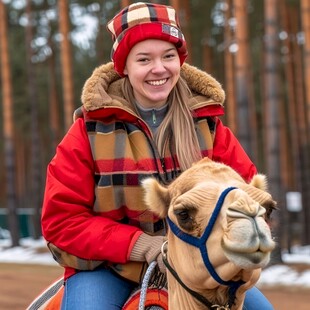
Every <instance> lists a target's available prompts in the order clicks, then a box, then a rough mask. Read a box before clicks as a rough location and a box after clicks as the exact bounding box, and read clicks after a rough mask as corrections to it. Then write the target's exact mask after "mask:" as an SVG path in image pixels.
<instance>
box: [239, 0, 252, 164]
mask: <svg viewBox="0 0 310 310" xmlns="http://www.w3.org/2000/svg"><path fill="white" fill-rule="evenodd" d="M233 4H234V11H235V17H236V21H237V26H236V34H235V36H236V42H237V44H238V51H237V52H236V54H235V77H236V78H235V80H236V100H237V106H238V119H237V123H238V128H237V137H238V139H239V141H240V143H241V144H242V146H243V147H244V149H245V151H246V152H247V154H248V155H249V156H250V157H251V158H252V159H253V160H254V162H256V157H257V154H256V153H257V151H256V150H257V142H256V136H257V135H256V132H257V128H256V113H255V105H254V99H253V98H254V96H253V87H252V82H251V81H252V77H251V69H250V49H249V34H248V29H249V21H248V1H247V0H234V1H233Z"/></svg>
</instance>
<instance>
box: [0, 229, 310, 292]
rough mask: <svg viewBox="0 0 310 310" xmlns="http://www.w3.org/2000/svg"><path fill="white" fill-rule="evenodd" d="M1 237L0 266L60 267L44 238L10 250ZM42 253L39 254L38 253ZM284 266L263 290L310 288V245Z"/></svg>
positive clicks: (271, 272)
mask: <svg viewBox="0 0 310 310" xmlns="http://www.w3.org/2000/svg"><path fill="white" fill-rule="evenodd" d="M4 237H5V236H3V234H2V238H1V234H0V263H17V264H19V263H21V264H30V263H31V264H42V265H43V264H44V265H56V262H55V261H54V260H53V258H52V256H51V254H50V253H49V252H46V253H41V252H42V251H40V252H39V251H37V249H39V248H40V249H42V248H44V247H46V245H45V241H44V239H43V238H41V239H39V240H34V239H32V238H23V239H21V241H20V246H19V247H13V248H10V240H9V239H8V238H4ZM38 252H39V253H38ZM282 260H283V262H284V264H282V265H272V266H269V267H267V268H265V269H264V270H263V271H262V273H261V277H260V279H259V281H258V283H257V286H258V287H259V288H266V287H273V286H278V285H281V286H289V287H292V286H296V287H303V288H310V245H309V246H305V247H301V246H295V247H292V248H291V253H290V254H289V253H288V252H287V251H283V252H282ZM297 263H301V264H305V265H306V266H309V268H307V269H306V270H304V271H302V272H297V271H296V269H294V267H292V266H293V264H297Z"/></svg>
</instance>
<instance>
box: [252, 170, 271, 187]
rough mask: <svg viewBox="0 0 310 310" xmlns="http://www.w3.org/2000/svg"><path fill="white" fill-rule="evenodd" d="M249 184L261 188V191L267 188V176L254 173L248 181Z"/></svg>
mask: <svg viewBox="0 0 310 310" xmlns="http://www.w3.org/2000/svg"><path fill="white" fill-rule="evenodd" d="M250 185H252V186H254V187H256V188H259V189H261V190H262V191H267V190H268V182H267V177H266V176H265V175H264V174H260V173H258V174H256V175H254V177H253V179H252V180H251V182H250Z"/></svg>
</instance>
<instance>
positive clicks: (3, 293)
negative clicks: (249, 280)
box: [0, 263, 310, 310]
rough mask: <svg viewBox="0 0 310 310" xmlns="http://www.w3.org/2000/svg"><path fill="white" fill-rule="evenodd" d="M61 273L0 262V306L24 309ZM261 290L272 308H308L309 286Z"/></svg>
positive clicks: (60, 270) (42, 267)
mask: <svg viewBox="0 0 310 310" xmlns="http://www.w3.org/2000/svg"><path fill="white" fill-rule="evenodd" d="M61 275H62V268H60V267H56V266H44V265H22V264H3V263H1V264H0V287H1V289H0V309H3V310H25V309H26V308H27V306H28V305H29V303H30V302H31V301H32V300H33V299H34V298H35V297H36V296H37V295H38V294H39V293H40V292H41V291H42V290H43V289H44V288H46V287H47V286H48V285H49V284H50V283H51V282H52V281H54V280H56V279H57V278H59V277H60V276H61ZM262 291H263V293H264V294H265V295H266V296H267V297H268V299H269V300H270V301H271V303H272V304H273V305H274V308H275V310H291V309H293V310H295V309H296V310H308V309H309V305H310V290H309V289H307V290H306V289H305V290H303V289H300V288H298V289H296V288H295V289H294V288H291V289H288V288H282V287H277V288H270V289H268V290H267V289H263V290H262ZM262 310H263V309H262Z"/></svg>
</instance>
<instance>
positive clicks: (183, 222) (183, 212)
mask: <svg viewBox="0 0 310 310" xmlns="http://www.w3.org/2000/svg"><path fill="white" fill-rule="evenodd" d="M194 213H195V211H194V210H192V209H179V210H175V211H174V214H175V216H176V219H177V221H178V224H179V226H180V228H183V229H184V230H187V231H191V230H193V229H194V220H193V218H194V217H193V216H194Z"/></svg>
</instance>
